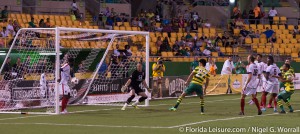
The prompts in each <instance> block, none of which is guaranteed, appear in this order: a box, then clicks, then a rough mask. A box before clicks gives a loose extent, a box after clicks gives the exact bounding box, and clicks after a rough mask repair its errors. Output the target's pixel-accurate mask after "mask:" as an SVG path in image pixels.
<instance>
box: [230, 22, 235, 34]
mask: <svg viewBox="0 0 300 134" xmlns="http://www.w3.org/2000/svg"><path fill="white" fill-rule="evenodd" d="M235 27H236V26H235V22H234V20H231V21H230V23H229V29H230V31H232V33H233V30H234V29H235Z"/></svg>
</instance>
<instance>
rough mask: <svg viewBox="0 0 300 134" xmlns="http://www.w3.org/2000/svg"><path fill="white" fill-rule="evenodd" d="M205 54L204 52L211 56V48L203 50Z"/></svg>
mask: <svg viewBox="0 0 300 134" xmlns="http://www.w3.org/2000/svg"><path fill="white" fill-rule="evenodd" d="M203 54H204V55H205V56H211V51H210V50H209V49H207V48H205V49H204V50H203Z"/></svg>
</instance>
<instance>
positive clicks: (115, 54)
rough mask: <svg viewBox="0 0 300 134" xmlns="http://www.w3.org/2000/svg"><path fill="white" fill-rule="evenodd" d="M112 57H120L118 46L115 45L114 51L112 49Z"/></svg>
mask: <svg viewBox="0 0 300 134" xmlns="http://www.w3.org/2000/svg"><path fill="white" fill-rule="evenodd" d="M114 56H120V51H119V44H117V45H116V49H114Z"/></svg>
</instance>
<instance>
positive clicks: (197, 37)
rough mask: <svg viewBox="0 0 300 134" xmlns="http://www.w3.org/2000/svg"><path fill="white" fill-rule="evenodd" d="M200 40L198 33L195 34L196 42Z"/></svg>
mask: <svg viewBox="0 0 300 134" xmlns="http://www.w3.org/2000/svg"><path fill="white" fill-rule="evenodd" d="M198 39H199V36H198V33H196V34H195V36H194V41H197V40H198Z"/></svg>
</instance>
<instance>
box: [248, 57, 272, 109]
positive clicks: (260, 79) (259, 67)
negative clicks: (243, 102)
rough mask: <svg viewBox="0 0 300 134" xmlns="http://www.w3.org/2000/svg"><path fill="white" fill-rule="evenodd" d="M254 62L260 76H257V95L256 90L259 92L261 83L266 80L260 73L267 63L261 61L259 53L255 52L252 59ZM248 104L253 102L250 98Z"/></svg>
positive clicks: (261, 88)
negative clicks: (255, 54)
mask: <svg viewBox="0 0 300 134" xmlns="http://www.w3.org/2000/svg"><path fill="white" fill-rule="evenodd" d="M254 63H255V64H256V65H257V67H258V70H259V74H260V76H259V77H258V79H259V82H258V85H257V90H256V96H257V92H258V91H260V92H261V91H263V86H262V85H263V82H264V81H266V80H265V77H264V76H263V75H262V73H263V72H264V71H265V70H266V69H267V67H268V65H267V64H266V63H264V62H263V61H262V55H261V54H257V56H256V61H254ZM249 104H250V105H252V104H254V102H253V101H252V100H250V101H249Z"/></svg>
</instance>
